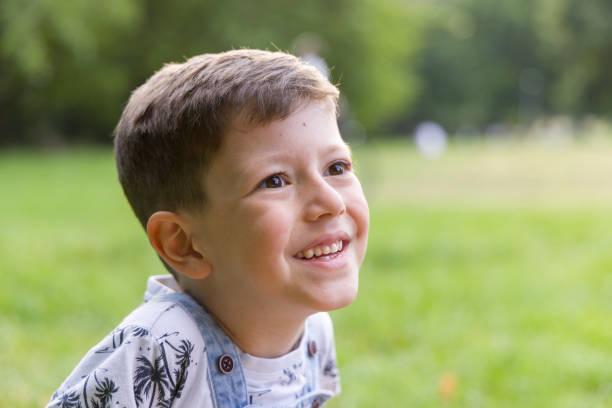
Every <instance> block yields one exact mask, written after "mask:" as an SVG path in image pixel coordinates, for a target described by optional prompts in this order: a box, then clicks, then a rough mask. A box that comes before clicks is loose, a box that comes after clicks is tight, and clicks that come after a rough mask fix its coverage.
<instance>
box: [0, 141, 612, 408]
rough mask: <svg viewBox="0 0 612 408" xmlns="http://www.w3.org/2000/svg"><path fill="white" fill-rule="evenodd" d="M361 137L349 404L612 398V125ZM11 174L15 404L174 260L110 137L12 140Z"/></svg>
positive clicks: (3, 205)
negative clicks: (126, 183)
mask: <svg viewBox="0 0 612 408" xmlns="http://www.w3.org/2000/svg"><path fill="white" fill-rule="evenodd" d="M354 150H355V156H356V159H357V162H358V168H359V172H360V177H361V178H362V181H363V183H364V187H365V190H366V193H367V195H368V199H369V201H370V205H371V217H372V222H371V233H370V243H369V249H368V255H367V258H366V261H365V263H364V266H363V268H362V271H361V284H360V294H359V297H358V299H357V300H356V302H355V303H354V304H353V305H352V306H350V307H348V308H346V309H343V310H339V311H335V312H333V313H332V315H333V318H334V322H335V327H336V342H337V348H338V356H339V363H340V368H341V374H342V380H343V393H342V395H341V397H339V398H337V399H335V400H333V401H332V402H331V403H330V404H329V405H330V406H331V407H370V406H375V407H405V406H411V407H437V406H440V407H447V406H448V407H516V406H521V407H550V406H555V407H607V406H612V323H610V318H609V316H611V315H612V274H610V270H612V251H610V248H611V247H612V219H611V217H610V216H609V208H610V206H611V205H612V177H611V176H612V160H610V157H612V143H602V142H598V143H594V144H589V143H584V144H580V145H574V146H561V147H559V146H556V147H555V146H553V147H551V146H545V145H534V144H530V143H517V144H510V145H507V144H499V143H497V144H492V145H489V144H484V143H472V144H460V145H453V146H451V148H450V150H449V151H448V152H447V154H445V155H444V156H442V157H441V158H439V159H437V160H427V159H424V158H421V157H420V156H418V154H417V153H416V152H415V151H414V150H413V149H412V147H411V145H409V144H408V143H405V142H387V143H383V144H376V145H368V146H367V147H361V148H359V147H357V148H355V149H354ZM0 186H2V189H3V194H2V199H0V224H1V225H2V228H0V270H1V271H2V285H0V341H1V342H2V345H3V351H2V353H0V367H1V368H0V406H1V407H34V406H42V405H44V404H45V403H46V401H47V400H48V398H49V396H50V394H51V393H52V392H53V391H54V390H55V388H57V386H58V385H59V384H60V382H61V381H63V379H64V378H65V377H66V376H67V375H68V373H69V372H70V370H71V369H72V368H73V367H74V366H75V365H76V363H77V362H78V361H79V359H80V358H81V357H82V356H83V354H84V353H85V352H86V351H87V350H88V349H89V348H90V347H91V346H92V345H93V344H95V343H96V342H98V341H99V340H100V339H101V338H102V337H103V336H104V335H105V334H106V333H108V332H109V331H110V330H111V329H112V328H113V327H114V326H115V325H116V324H117V323H118V322H119V321H120V320H121V318H122V317H123V316H124V315H125V314H127V313H128V312H129V311H130V310H131V309H132V308H134V307H135V306H136V305H137V304H138V303H139V302H140V299H141V296H142V293H143V290H144V282H145V279H146V277H147V276H148V275H151V274H157V273H163V269H162V267H161V265H160V264H159V261H158V260H157V258H156V257H155V256H154V254H153V251H152V250H150V249H149V247H148V243H147V241H146V238H145V236H144V233H143V232H142V231H141V227H140V226H139V225H138V223H137V221H136V219H135V217H133V216H132V214H131V211H130V209H129V207H128V205H127V203H126V202H125V199H124V198H123V196H122V192H121V189H120V187H119V185H118V183H117V182H116V175H115V169H114V165H113V159H112V153H111V152H110V151H108V150H103V149H98V150H96V149H80V150H74V151H66V152H60V153H57V152H56V153H53V154H48V153H40V152H39V153H34V152H23V151H9V152H2V153H0ZM444 378H446V380H444ZM441 382H445V383H446V385H443V386H441V385H440V384H441Z"/></svg>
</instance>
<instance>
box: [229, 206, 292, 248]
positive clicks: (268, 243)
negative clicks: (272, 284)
mask: <svg viewBox="0 0 612 408" xmlns="http://www.w3.org/2000/svg"><path fill="white" fill-rule="evenodd" d="M290 214H291V211H289V210H288V209H287V208H285V207H283V208H279V206H275V205H270V204H269V203H268V204H267V205H264V204H261V205H252V206H250V207H249V208H248V210H247V211H244V212H243V213H242V216H241V217H240V218H241V220H237V221H238V222H239V223H240V224H243V225H248V227H247V228H246V230H247V231H248V232H247V231H245V232H247V234H248V236H247V237H245V238H246V239H248V241H249V244H250V245H249V246H250V248H248V249H250V250H249V251H248V252H250V253H251V255H255V256H256V257H257V258H266V257H267V258H270V257H272V256H273V255H274V254H280V253H282V251H283V250H284V249H285V247H286V245H287V242H288V237H289V234H290V231H291V228H292V224H291V216H290Z"/></svg>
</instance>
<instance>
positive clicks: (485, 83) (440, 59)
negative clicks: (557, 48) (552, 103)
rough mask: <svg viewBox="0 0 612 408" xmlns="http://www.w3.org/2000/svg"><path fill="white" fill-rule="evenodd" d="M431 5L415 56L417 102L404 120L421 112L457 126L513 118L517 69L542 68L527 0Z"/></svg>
mask: <svg viewBox="0 0 612 408" xmlns="http://www.w3.org/2000/svg"><path fill="white" fill-rule="evenodd" d="M431 11H432V12H431V14H430V15H429V17H428V18H429V20H430V21H429V23H428V24H427V31H426V33H425V34H424V36H425V37H426V38H427V44H426V48H424V49H423V52H422V53H421V54H420V58H419V61H418V76H419V77H420V78H421V80H422V88H421V92H420V94H419V95H418V100H419V103H418V105H417V106H416V107H415V109H414V110H413V111H412V112H411V113H410V114H409V115H408V119H409V120H408V122H407V123H406V122H404V124H405V125H406V124H408V125H413V124H414V122H415V121H418V120H422V119H423V118H424V119H429V120H434V121H437V122H440V123H442V124H444V125H445V126H447V127H449V128H451V129H457V128H461V127H475V126H480V125H483V124H487V123H495V122H503V121H512V122H516V121H517V120H518V119H519V117H518V113H519V103H520V97H521V95H520V88H519V78H520V76H521V72H522V71H523V70H524V69H526V68H531V67H535V68H537V69H542V70H543V69H545V68H544V67H542V66H541V61H540V57H539V54H538V44H537V41H536V39H537V37H536V36H535V33H534V31H533V17H532V14H533V11H532V1H530V0H459V1H453V2H449V3H447V4H445V6H444V7H439V8H436V9H432V10H431ZM542 76H544V75H542ZM541 91H543V90H541ZM541 99H542V100H541V101H540V102H541V103H542V104H545V103H546V101H545V100H544V99H543V98H541Z"/></svg>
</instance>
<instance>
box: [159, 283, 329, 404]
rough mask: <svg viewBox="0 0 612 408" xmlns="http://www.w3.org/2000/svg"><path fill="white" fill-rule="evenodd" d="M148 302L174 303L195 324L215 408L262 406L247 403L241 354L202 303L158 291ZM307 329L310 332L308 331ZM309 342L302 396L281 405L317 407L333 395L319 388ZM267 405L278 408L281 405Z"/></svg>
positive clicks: (313, 349)
mask: <svg viewBox="0 0 612 408" xmlns="http://www.w3.org/2000/svg"><path fill="white" fill-rule="evenodd" d="M151 301H153V302H173V303H176V304H177V305H179V306H180V307H181V308H182V309H183V310H184V311H185V312H186V313H187V314H188V315H189V316H191V318H192V319H193V320H194V321H195V322H196V323H197V325H198V328H199V329H200V333H201V334H202V338H203V339H204V342H205V344H206V357H207V360H208V372H209V379H210V381H209V382H210V384H209V386H210V389H211V394H212V397H213V401H214V403H215V407H216V408H225V407H231V408H234V407H235V408H247V407H248V408H255V407H261V406H260V405H256V404H250V403H249V397H248V393H247V387H246V381H245V377H244V372H243V370H242V365H241V363H240V354H239V352H238V349H237V347H236V345H235V344H234V343H233V342H232V340H230V338H229V337H228V336H227V335H226V334H225V332H223V330H221V328H220V327H219V326H218V325H217V323H216V322H215V321H214V319H213V318H212V317H211V316H210V315H209V314H208V313H207V312H206V311H205V310H204V308H202V306H200V305H199V304H198V303H197V302H196V301H195V300H193V298H191V297H190V296H189V295H187V294H185V293H180V292H177V293H166V294H160V295H158V296H155V297H154V298H153V299H151ZM306 324H308V320H307V321H306ZM307 332H308V333H311V331H310V330H307ZM308 345H309V347H308V357H307V358H306V360H305V362H306V364H307V368H306V373H307V374H306V375H307V384H308V385H307V386H306V387H305V388H304V390H303V395H296V399H295V401H294V402H292V403H291V404H290V405H287V404H284V405H283V406H282V408H306V407H313V408H317V407H320V406H321V405H322V404H323V403H324V402H325V401H326V400H327V399H329V398H330V397H331V396H332V394H331V393H330V392H328V391H325V390H321V389H320V388H319V373H320V369H319V367H320V365H319V354H318V353H317V352H316V343H314V341H310V342H308ZM270 408H280V406H273V407H270Z"/></svg>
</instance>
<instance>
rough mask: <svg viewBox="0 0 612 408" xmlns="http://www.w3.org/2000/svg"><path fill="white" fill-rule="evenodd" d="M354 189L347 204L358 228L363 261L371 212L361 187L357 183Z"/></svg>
mask: <svg viewBox="0 0 612 408" xmlns="http://www.w3.org/2000/svg"><path fill="white" fill-rule="evenodd" d="M353 187H354V188H352V189H351V192H350V194H349V196H348V197H347V199H348V200H350V201H349V203H348V204H347V209H348V211H349V214H350V215H351V217H352V218H353V220H354V221H355V224H356V227H357V240H358V245H359V247H360V248H359V249H360V253H361V259H363V256H364V255H365V249H366V246H367V242H368V231H369V228H370V210H369V208H368V202H367V200H366V198H365V196H364V194H363V191H362V189H361V185H359V184H358V183H357V184H356V185H355V186H353Z"/></svg>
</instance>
